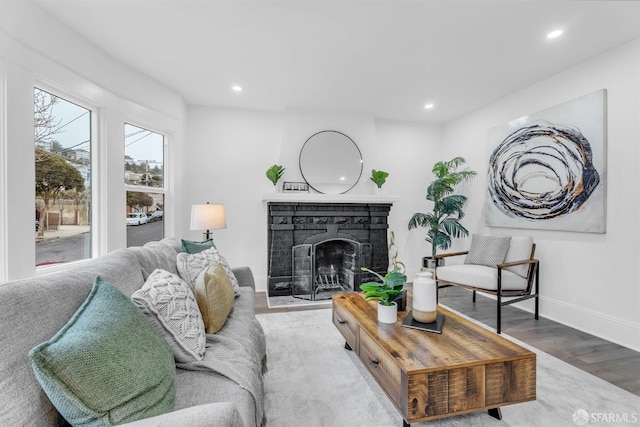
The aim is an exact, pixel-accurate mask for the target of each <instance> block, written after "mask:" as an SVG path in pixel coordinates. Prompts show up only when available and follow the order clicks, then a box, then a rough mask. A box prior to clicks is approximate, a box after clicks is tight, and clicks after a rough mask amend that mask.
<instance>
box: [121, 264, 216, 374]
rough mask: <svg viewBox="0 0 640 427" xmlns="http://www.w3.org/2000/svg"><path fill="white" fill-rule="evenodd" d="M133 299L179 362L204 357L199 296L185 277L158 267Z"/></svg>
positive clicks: (203, 337)
mask: <svg viewBox="0 0 640 427" xmlns="http://www.w3.org/2000/svg"><path fill="white" fill-rule="evenodd" d="M131 299H132V300H133V302H134V303H135V304H136V305H137V306H138V307H140V309H141V310H142V311H143V312H144V314H145V315H147V317H148V319H149V320H150V321H151V323H152V324H153V326H154V327H155V328H156V330H157V331H158V332H159V333H160V334H161V335H162V336H163V337H164V339H165V340H166V341H167V343H168V344H169V347H171V351H172V352H173V356H174V357H175V359H176V361H177V362H182V363H186V362H191V361H194V360H202V357H203V356H204V352H205V345H206V337H205V328H204V323H203V321H202V315H201V314H200V310H199V308H198V304H197V302H196V298H195V296H194V294H193V292H192V291H191V288H189V285H187V284H186V283H185V282H184V280H182V279H181V278H180V277H179V276H178V275H177V274H173V273H170V272H168V271H165V270H162V269H156V270H154V271H153V273H151V275H150V276H149V278H148V279H147V281H146V282H145V284H144V285H143V286H142V288H140V289H139V290H137V291H136V292H134V293H133V295H131Z"/></svg>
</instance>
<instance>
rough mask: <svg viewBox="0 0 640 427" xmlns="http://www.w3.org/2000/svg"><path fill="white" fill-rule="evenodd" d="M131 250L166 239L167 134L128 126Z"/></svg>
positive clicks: (126, 150) (126, 164)
mask: <svg viewBox="0 0 640 427" xmlns="http://www.w3.org/2000/svg"><path fill="white" fill-rule="evenodd" d="M124 132H125V133H124V182H125V186H126V188H127V206H126V223H127V247H130V246H141V245H143V244H145V243H147V242H150V241H153V240H160V239H162V238H163V237H164V221H163V220H164V197H165V194H164V193H165V188H164V135H162V134H160V133H157V132H153V131H150V130H148V129H143V128H141V127H138V126H134V125H131V124H128V123H125V125H124Z"/></svg>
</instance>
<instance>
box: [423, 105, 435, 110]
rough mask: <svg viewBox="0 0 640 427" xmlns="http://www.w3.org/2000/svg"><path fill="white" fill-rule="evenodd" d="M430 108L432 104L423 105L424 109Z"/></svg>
mask: <svg viewBox="0 0 640 427" xmlns="http://www.w3.org/2000/svg"><path fill="white" fill-rule="evenodd" d="M432 108H433V104H426V105H425V106H424V109H425V110H431V109H432Z"/></svg>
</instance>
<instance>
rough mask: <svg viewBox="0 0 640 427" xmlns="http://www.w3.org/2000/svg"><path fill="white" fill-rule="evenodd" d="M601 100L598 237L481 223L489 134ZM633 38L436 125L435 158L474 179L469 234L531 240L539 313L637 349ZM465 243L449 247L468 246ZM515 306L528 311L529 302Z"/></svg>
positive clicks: (639, 80)
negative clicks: (603, 205)
mask: <svg viewBox="0 0 640 427" xmlns="http://www.w3.org/2000/svg"><path fill="white" fill-rule="evenodd" d="M603 88H604V89H606V90H607V93H608V97H607V98H608V101H607V106H608V114H607V116H608V119H607V126H608V142H607V144H608V146H607V157H608V160H607V181H608V182H607V189H606V191H607V224H606V228H607V232H606V234H588V233H573V232H560V231H541V230H527V229H512V228H490V227H487V226H486V225H485V224H484V216H483V215H484V212H483V204H484V192H485V188H486V171H487V167H488V158H487V157H488V154H487V134H488V131H489V129H491V128H493V127H495V126H498V125H501V124H503V123H505V122H507V121H509V120H512V119H515V118H518V117H521V116H524V115H527V114H529V113H534V112H537V111H540V110H543V109H546V108H549V107H551V106H554V105H557V104H560V103H563V102H566V101H569V100H571V99H574V98H577V97H580V96H582V95H586V94H588V93H591V92H593V91H596V90H599V89H603ZM638 141H640V40H636V41H634V42H631V43H628V44H626V45H623V46H621V47H619V48H617V49H615V50H613V51H610V52H608V53H606V54H604V55H601V56H598V57H596V58H593V59H591V60H589V61H587V62H584V63H582V64H580V65H579V66H577V67H574V68H572V69H569V70H566V71H565V72H563V73H560V74H557V75H555V76H554V77H552V78H550V79H547V80H544V81H542V82H539V83H538V84H536V85H534V86H531V87H529V88H527V89H525V90H522V91H519V92H516V93H514V94H512V95H510V96H508V97H507V98H504V99H502V100H500V101H498V102H496V103H494V104H491V105H488V106H486V107H484V108H482V109H480V110H478V111H476V112H474V113H472V114H469V115H468V116H466V117H463V118H460V119H458V120H455V121H452V122H450V123H447V124H446V126H445V138H444V147H443V148H444V155H445V157H451V156H453V155H462V156H464V157H465V158H466V159H467V163H468V164H469V166H471V167H472V168H473V169H475V170H477V171H479V172H481V173H480V176H478V178H477V179H476V180H475V181H474V182H473V184H472V193H473V194H474V195H476V194H477V197H475V196H473V197H471V198H470V201H469V204H468V205H467V210H466V212H467V218H465V219H466V221H465V223H466V224H467V225H468V227H469V228H470V230H473V231H474V232H483V233H489V234H506V235H532V236H533V237H534V239H535V241H536V242H537V244H538V246H537V250H536V256H537V258H539V259H540V262H541V264H540V271H541V274H540V277H541V280H540V282H541V284H540V286H541V294H542V297H541V302H540V310H541V315H542V316H544V317H548V318H550V319H553V320H556V321H559V322H561V323H564V324H567V325H569V326H573V327H575V328H577V329H581V330H584V331H586V332H589V333H591V334H594V335H597V336H601V337H604V338H606V339H608V340H611V341H614V342H617V343H620V344H623V345H625V346H627V347H630V348H633V349H636V350H640V310H639V309H638V307H639V306H640V275H639V272H638V261H639V260H640V245H639V243H638V242H639V241H640V239H639V238H640V228H639V223H638V219H639V217H640V207H639V201H638V200H639V198H638V188H637V180H638V177H637V175H638V169H639V168H638V164H639V163H638V162H639V160H640V158H639V156H640V153H639V150H638ZM468 243H469V242H468V241H458V242H456V247H458V248H461V247H468ZM523 307H525V308H528V309H532V304H531V303H530V304H527V303H524V304H523Z"/></svg>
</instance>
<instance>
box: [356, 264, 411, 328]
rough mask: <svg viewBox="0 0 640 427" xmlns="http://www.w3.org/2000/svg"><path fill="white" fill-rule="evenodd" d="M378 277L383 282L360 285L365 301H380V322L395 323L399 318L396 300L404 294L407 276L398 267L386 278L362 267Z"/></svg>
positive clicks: (362, 268)
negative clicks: (401, 293)
mask: <svg viewBox="0 0 640 427" xmlns="http://www.w3.org/2000/svg"><path fill="white" fill-rule="evenodd" d="M360 269H361V270H362V271H366V272H368V273H371V274H373V275H375V276H376V277H378V279H380V280H381V282H367V283H363V284H362V285H360V289H361V290H362V291H364V292H365V295H364V299H371V298H375V299H377V300H378V321H379V322H381V323H395V322H396V319H397V318H398V305H397V303H396V302H395V301H394V299H395V298H396V297H397V296H398V295H399V294H400V292H402V288H403V287H404V284H405V282H406V281H407V276H405V275H404V274H403V273H402V272H401V271H400V268H399V267H398V266H395V267H394V268H393V269H392V270H391V271H389V272H388V273H387V274H386V275H385V276H384V277H383V276H381V275H380V274H378V273H376V272H375V271H371V270H369V269H368V268H366V267H360Z"/></svg>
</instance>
